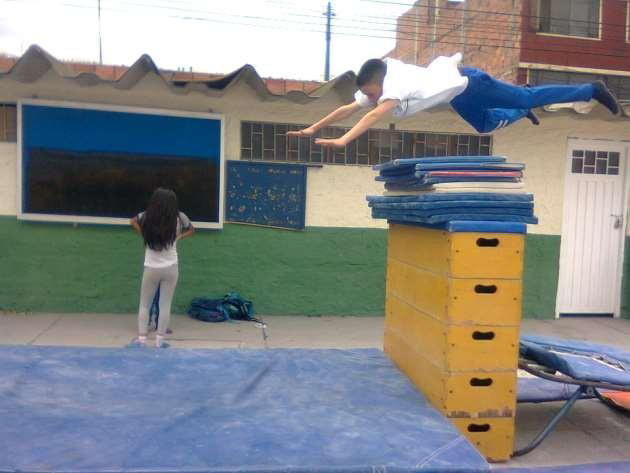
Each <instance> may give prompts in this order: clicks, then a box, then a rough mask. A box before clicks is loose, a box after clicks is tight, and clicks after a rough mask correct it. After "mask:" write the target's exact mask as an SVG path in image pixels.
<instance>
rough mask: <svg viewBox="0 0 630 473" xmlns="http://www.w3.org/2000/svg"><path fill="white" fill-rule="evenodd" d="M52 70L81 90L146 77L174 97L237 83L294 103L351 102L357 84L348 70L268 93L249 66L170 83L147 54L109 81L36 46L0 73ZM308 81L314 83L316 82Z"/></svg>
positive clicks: (121, 85) (28, 78) (18, 75)
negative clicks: (304, 86)
mask: <svg viewBox="0 0 630 473" xmlns="http://www.w3.org/2000/svg"><path fill="white" fill-rule="evenodd" d="M49 70H53V71H54V72H55V73H56V74H57V75H58V76H59V77H63V78H65V79H70V80H73V81H75V82H76V83H77V85H79V86H82V87H89V86H94V85H99V84H109V85H111V86H112V87H115V88H117V89H121V90H129V89H132V88H133V87H134V86H135V85H136V84H137V83H138V82H140V81H141V80H142V79H144V78H145V77H146V76H154V77H156V78H158V79H159V80H160V81H162V82H163V83H164V85H165V87H167V88H168V89H169V90H170V91H171V92H172V93H174V94H186V93H188V92H191V91H195V92H201V93H205V94H207V95H211V96H221V95H223V94H224V93H225V92H227V91H228V90H229V89H230V88H232V87H234V86H235V85H236V84H239V83H241V82H244V83H245V84H247V85H248V86H249V87H250V88H251V89H253V90H254V91H255V92H256V93H257V94H258V95H259V96H260V98H261V99H263V100H282V99H286V100H289V101H291V102H295V103H308V102H311V101H313V100H316V99H319V98H322V97H324V96H326V95H328V94H329V93H336V94H337V95H339V96H340V97H341V98H342V99H351V98H352V94H353V93H354V91H355V90H356V87H355V85H354V84H355V77H356V76H355V74H354V72H352V71H348V72H345V73H343V74H341V75H339V76H337V77H335V78H334V79H332V80H330V81H328V82H324V83H321V85H319V86H316V87H315V88H313V89H312V90H310V91H309V92H308V93H306V92H304V91H300V90H291V91H288V92H286V93H283V94H278V93H274V92H272V91H271V90H269V88H268V87H267V84H266V82H265V79H263V78H262V77H261V76H260V75H259V74H258V72H256V69H255V68H254V67H253V66H251V65H249V64H246V65H244V66H242V67H240V68H238V69H237V70H235V71H233V72H231V73H228V74H225V75H223V76H218V77H216V78H214V77H213V78H211V79H207V80H199V79H194V80H178V79H174V80H167V79H166V78H165V77H164V74H163V73H162V72H161V71H160V70H159V69H158V67H157V66H156V64H155V62H154V61H153V59H152V58H151V56H149V55H148V54H143V55H142V56H140V57H139V58H138V59H137V60H136V61H135V62H134V63H133V64H132V65H131V66H129V67H128V68H126V70H125V71H124V72H123V73H122V74H121V75H120V77H118V78H116V79H111V80H109V79H104V78H102V77H100V76H99V75H97V74H96V73H94V72H77V71H74V70H73V68H72V67H71V66H70V65H69V64H67V63H64V62H62V61H60V60H58V59H57V58H55V57H54V56H52V55H51V54H49V53H48V52H47V51H45V50H44V49H43V48H41V47H40V46H37V45H32V46H30V47H29V48H28V50H27V51H26V52H25V53H24V54H23V55H22V56H21V57H19V58H17V60H16V61H15V63H14V64H13V65H12V66H11V67H10V68H9V69H8V70H7V71H5V72H0V79H2V78H4V77H9V78H12V79H14V80H17V81H19V82H22V83H32V82H36V81H37V80H38V79H39V78H41V77H42V76H43V75H44V74H46V73H47V72H48V71H49ZM269 80H279V79H269ZM281 80H286V81H288V82H306V81H293V80H290V79H281ZM308 82H309V83H311V84H312V83H313V81H308Z"/></svg>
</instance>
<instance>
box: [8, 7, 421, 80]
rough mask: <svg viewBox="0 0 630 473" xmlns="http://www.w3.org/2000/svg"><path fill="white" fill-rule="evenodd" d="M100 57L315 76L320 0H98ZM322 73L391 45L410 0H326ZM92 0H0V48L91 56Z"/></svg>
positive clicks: (95, 50) (352, 65) (94, 39)
mask: <svg viewBox="0 0 630 473" xmlns="http://www.w3.org/2000/svg"><path fill="white" fill-rule="evenodd" d="M100 3H101V20H100V26H101V44H102V55H103V63H104V64H117V65H131V64H132V63H133V62H134V61H135V60H136V59H138V57H140V56H141V55H142V54H145V53H146V54H149V55H150V56H151V57H152V58H153V60H154V61H155V63H156V64H157V66H158V67H159V68H162V69H172V70H177V69H178V68H184V69H185V70H190V68H192V70H193V71H198V72H212V73H227V72H231V71H233V70H235V69H237V68H239V67H241V66H243V65H244V64H251V65H253V66H254V67H255V68H256V70H257V71H258V73H259V74H260V75H261V76H264V77H281V78H290V79H302V80H323V76H324V64H325V51H326V48H325V46H326V43H325V33H324V32H325V29H326V17H325V16H324V15H323V12H324V11H325V10H326V4H327V1H326V0H228V1H224V0H101V2H100ZM331 3H332V7H333V11H334V13H335V17H334V18H333V20H332V39H331V66H330V69H331V70H330V72H331V77H335V76H337V75H339V74H342V73H344V72H346V71H348V70H354V71H356V70H358V68H359V67H360V66H361V64H362V63H363V62H364V61H366V60H367V59H370V58H372V57H381V56H383V55H384V54H386V53H387V52H389V51H390V50H391V49H392V48H393V47H394V45H395V40H394V37H395V33H394V31H395V22H396V18H397V17H398V16H399V15H401V14H402V13H403V12H404V11H406V10H407V9H408V8H409V4H411V3H412V0H396V1H394V0H333V1H332V2H331ZM97 5H98V0H0V52H2V53H7V54H11V55H15V56H19V55H21V54H22V53H23V52H24V51H25V50H26V49H27V48H28V47H29V46H30V45H31V44H37V45H39V46H41V47H42V48H44V49H45V50H46V51H47V52H49V53H50V54H52V55H53V56H54V57H56V58H58V59H63V60H76V61H87V62H98V61H99V21H98V8H97Z"/></svg>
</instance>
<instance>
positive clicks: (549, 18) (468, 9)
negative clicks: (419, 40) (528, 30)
mask: <svg viewBox="0 0 630 473" xmlns="http://www.w3.org/2000/svg"><path fill="white" fill-rule="evenodd" d="M361 1H362V2H368V3H380V4H385V5H402V6H408V7H417V6H421V7H423V8H427V9H431V10H447V11H456V12H461V11H462V10H463V11H465V12H468V13H485V14H488V15H498V16H512V17H518V18H521V19H522V18H536V19H541V18H542V19H546V20H558V21H571V22H574V23H579V22H582V23H592V24H595V25H608V26H619V27H620V28H626V24H625V23H607V22H601V21H589V20H567V18H560V17H555V16H544V15H523V14H522V13H508V12H496V11H491V10H476V9H472V8H457V7H455V8H453V7H440V6H431V5H416V4H415V3H401V2H387V1H385V0H361ZM624 1H625V0H624ZM410 9H411V8H410Z"/></svg>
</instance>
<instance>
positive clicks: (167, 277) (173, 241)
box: [131, 188, 194, 348]
mask: <svg viewBox="0 0 630 473" xmlns="http://www.w3.org/2000/svg"><path fill="white" fill-rule="evenodd" d="M131 225H132V227H133V228H134V230H135V231H137V232H138V233H139V234H140V235H142V238H143V239H144V246H145V253H144V274H143V275H142V287H141V289H140V308H139V309H138V337H137V338H135V339H134V340H133V341H132V345H134V346H145V345H146V342H147V332H148V328H149V327H148V326H149V309H150V307H151V302H152V301H153V296H154V294H155V291H156V290H157V288H158V286H159V287H160V318H159V322H158V327H157V335H156V337H155V346H156V347H158V348H166V347H168V344H167V343H166V342H165V341H164V336H165V335H166V330H167V328H168V326H169V323H170V319H171V303H172V301H173V294H174V293H175V287H176V286H177V277H178V275H179V271H178V262H177V240H179V239H181V238H185V237H187V236H190V235H192V233H193V232H194V228H193V226H192V224H191V223H190V220H189V219H188V217H187V216H186V214H184V213H183V212H180V211H179V210H178V207H177V196H176V195H175V192H173V191H172V190H170V189H163V188H159V189H156V190H155V192H153V195H152V196H151V199H150V201H149V205H148V206H147V209H146V210H145V211H144V212H141V213H139V214H138V215H136V216H135V217H133V218H132V219H131Z"/></svg>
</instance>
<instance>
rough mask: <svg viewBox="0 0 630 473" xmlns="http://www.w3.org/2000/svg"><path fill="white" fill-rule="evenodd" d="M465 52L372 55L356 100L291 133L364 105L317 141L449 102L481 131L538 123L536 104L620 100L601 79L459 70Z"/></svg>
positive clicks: (612, 106)
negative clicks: (517, 79)
mask: <svg viewBox="0 0 630 473" xmlns="http://www.w3.org/2000/svg"><path fill="white" fill-rule="evenodd" d="M461 59H462V55H461V54H460V53H457V54H455V55H453V56H451V57H445V56H440V57H438V58H436V59H435V60H433V61H432V62H431V63H430V64H429V65H428V66H427V67H420V66H415V65H412V64H405V63H403V62H400V61H398V60H396V59H391V58H387V59H385V60H384V61H383V60H380V59H370V60H369V61H367V62H366V63H365V64H363V66H361V69H360V70H359V74H358V75H357V82H356V83H357V87H358V88H359V90H358V91H357V93H356V94H355V96H354V98H355V101H354V102H353V103H350V104H348V105H343V106H341V107H339V108H337V109H336V110H335V111H333V112H332V113H330V114H329V115H327V116H325V117H324V118H322V119H321V120H320V121H318V122H317V123H315V124H313V125H311V126H309V127H308V128H305V129H303V130H299V131H290V132H288V133H287V134H288V135H290V136H312V135H313V134H314V133H316V132H317V131H318V130H319V129H321V128H323V127H325V126H328V125H329V124H331V123H334V122H337V121H339V120H343V119H344V118H347V117H349V116H350V115H352V114H353V113H354V112H356V111H357V110H358V109H360V108H363V107H374V108H373V109H372V110H371V111H370V112H368V113H366V114H365V115H364V116H363V118H361V120H359V122H358V123H357V124H356V125H354V126H353V127H352V128H351V129H350V130H349V131H348V132H347V133H346V134H345V135H343V136H342V137H340V138H336V139H324V138H318V139H316V140H315V144H319V145H323V146H333V147H343V146H345V145H347V144H348V143H349V142H350V141H352V140H354V139H355V138H357V137H359V136H360V135H361V134H363V133H364V132H365V131H367V130H368V129H369V128H370V127H371V126H372V125H374V124H375V123H376V122H378V121H379V120H380V119H381V118H383V117H384V116H385V115H386V114H388V113H390V112H391V113H392V114H393V115H394V116H396V117H407V116H410V115H413V114H414V113H417V112H419V111H420V110H425V109H427V108H430V107H434V106H435V105H439V104H443V103H450V104H451V106H452V107H453V108H454V109H455V111H456V112H457V113H458V114H459V115H460V116H461V117H462V118H463V119H464V120H466V121H467V122H468V123H469V124H470V125H471V126H472V127H473V128H474V129H475V130H477V131H478V132H479V133H490V132H492V131H494V130H497V129H499V128H502V127H505V126H507V125H510V124H512V123H514V122H515V121H517V120H520V119H521V118H523V117H527V118H528V119H529V120H531V122H532V123H533V124H535V125H538V124H539V121H538V118H537V117H536V115H534V113H533V112H532V111H531V109H532V108H536V107H541V106H543V105H550V104H556V103H566V102H586V101H589V100H591V99H595V100H597V101H598V102H600V103H601V104H602V105H604V106H605V107H606V108H607V109H608V110H610V111H611V112H612V113H613V114H615V115H616V114H618V113H619V105H618V104H617V100H616V99H615V97H614V96H613V95H612V94H611V93H610V91H609V90H608V89H607V88H606V86H605V85H604V83H603V82H594V83H590V84H581V85H542V86H537V87H529V86H525V87H523V86H515V85H511V84H508V83H506V82H501V81H498V80H496V79H494V78H492V77H490V76H489V75H488V74H487V73H485V72H483V71H481V70H479V69H474V68H469V67H463V68H459V67H458V66H459V63H460V61H461Z"/></svg>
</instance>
